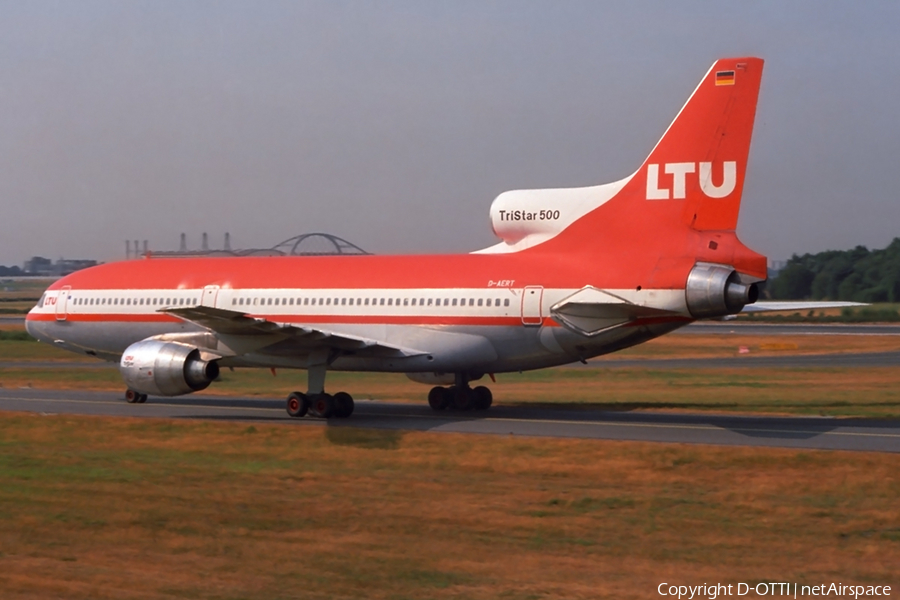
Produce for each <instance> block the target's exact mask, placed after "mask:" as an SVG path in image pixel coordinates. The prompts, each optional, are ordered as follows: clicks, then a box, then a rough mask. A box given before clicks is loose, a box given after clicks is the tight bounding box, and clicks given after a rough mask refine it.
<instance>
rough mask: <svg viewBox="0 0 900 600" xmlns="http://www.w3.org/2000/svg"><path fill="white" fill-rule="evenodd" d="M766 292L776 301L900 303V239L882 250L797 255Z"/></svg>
mask: <svg viewBox="0 0 900 600" xmlns="http://www.w3.org/2000/svg"><path fill="white" fill-rule="evenodd" d="M766 290H767V293H768V295H769V297H770V298H772V299H774V300H850V301H854V302H900V238H894V241H892V242H891V243H890V245H888V247H887V248H884V249H882V250H869V249H868V248H866V247H865V246H857V247H856V248H853V249H852V250H828V251H826V252H819V253H818V254H804V255H803V256H797V255H796V254H795V255H794V256H792V257H791V259H790V260H789V261H788V262H787V264H786V265H785V267H784V268H783V269H782V270H781V271H779V272H778V275H777V276H776V277H775V278H773V279H770V280H769V281H768V282H767V285H766Z"/></svg>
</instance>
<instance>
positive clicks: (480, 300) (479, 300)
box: [478, 298, 483, 306]
mask: <svg viewBox="0 0 900 600" xmlns="http://www.w3.org/2000/svg"><path fill="white" fill-rule="evenodd" d="M482 302H483V300H482V299H481V298H479V299H478V306H481V303H482Z"/></svg>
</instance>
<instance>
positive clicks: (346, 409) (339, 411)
mask: <svg viewBox="0 0 900 600" xmlns="http://www.w3.org/2000/svg"><path fill="white" fill-rule="evenodd" d="M354 408H356V403H355V402H354V401H353V396H351V395H350V394H348V393H347V392H338V393H337V394H335V395H334V416H335V417H337V418H339V419H346V418H347V417H349V416H350V415H352V414H353V409H354Z"/></svg>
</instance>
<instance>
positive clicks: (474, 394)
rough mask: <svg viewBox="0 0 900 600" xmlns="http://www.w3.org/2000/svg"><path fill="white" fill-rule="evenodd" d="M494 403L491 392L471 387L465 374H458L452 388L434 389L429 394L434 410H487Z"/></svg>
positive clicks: (429, 401) (482, 388) (481, 387)
mask: <svg viewBox="0 0 900 600" xmlns="http://www.w3.org/2000/svg"><path fill="white" fill-rule="evenodd" d="M493 402H494V395H493V394H491V390H490V389H488V388H486V387H484V386H483V385H479V386H478V387H476V388H475V389H472V388H470V387H469V378H468V375H467V374H465V373H457V374H456V383H455V384H454V385H452V386H450V387H434V388H431V391H430V392H428V406H430V407H431V408H432V409H433V410H444V409H447V408H452V409H454V410H473V409H474V410H487V409H489V408H490V407H491V404H493Z"/></svg>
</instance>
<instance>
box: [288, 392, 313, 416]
mask: <svg viewBox="0 0 900 600" xmlns="http://www.w3.org/2000/svg"><path fill="white" fill-rule="evenodd" d="M308 411H309V397H308V396H307V395H306V394H302V393H300V392H291V393H290V394H288V397H287V414H289V415H290V416H292V417H294V418H299V417H305V416H306V413H307V412H308Z"/></svg>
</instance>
